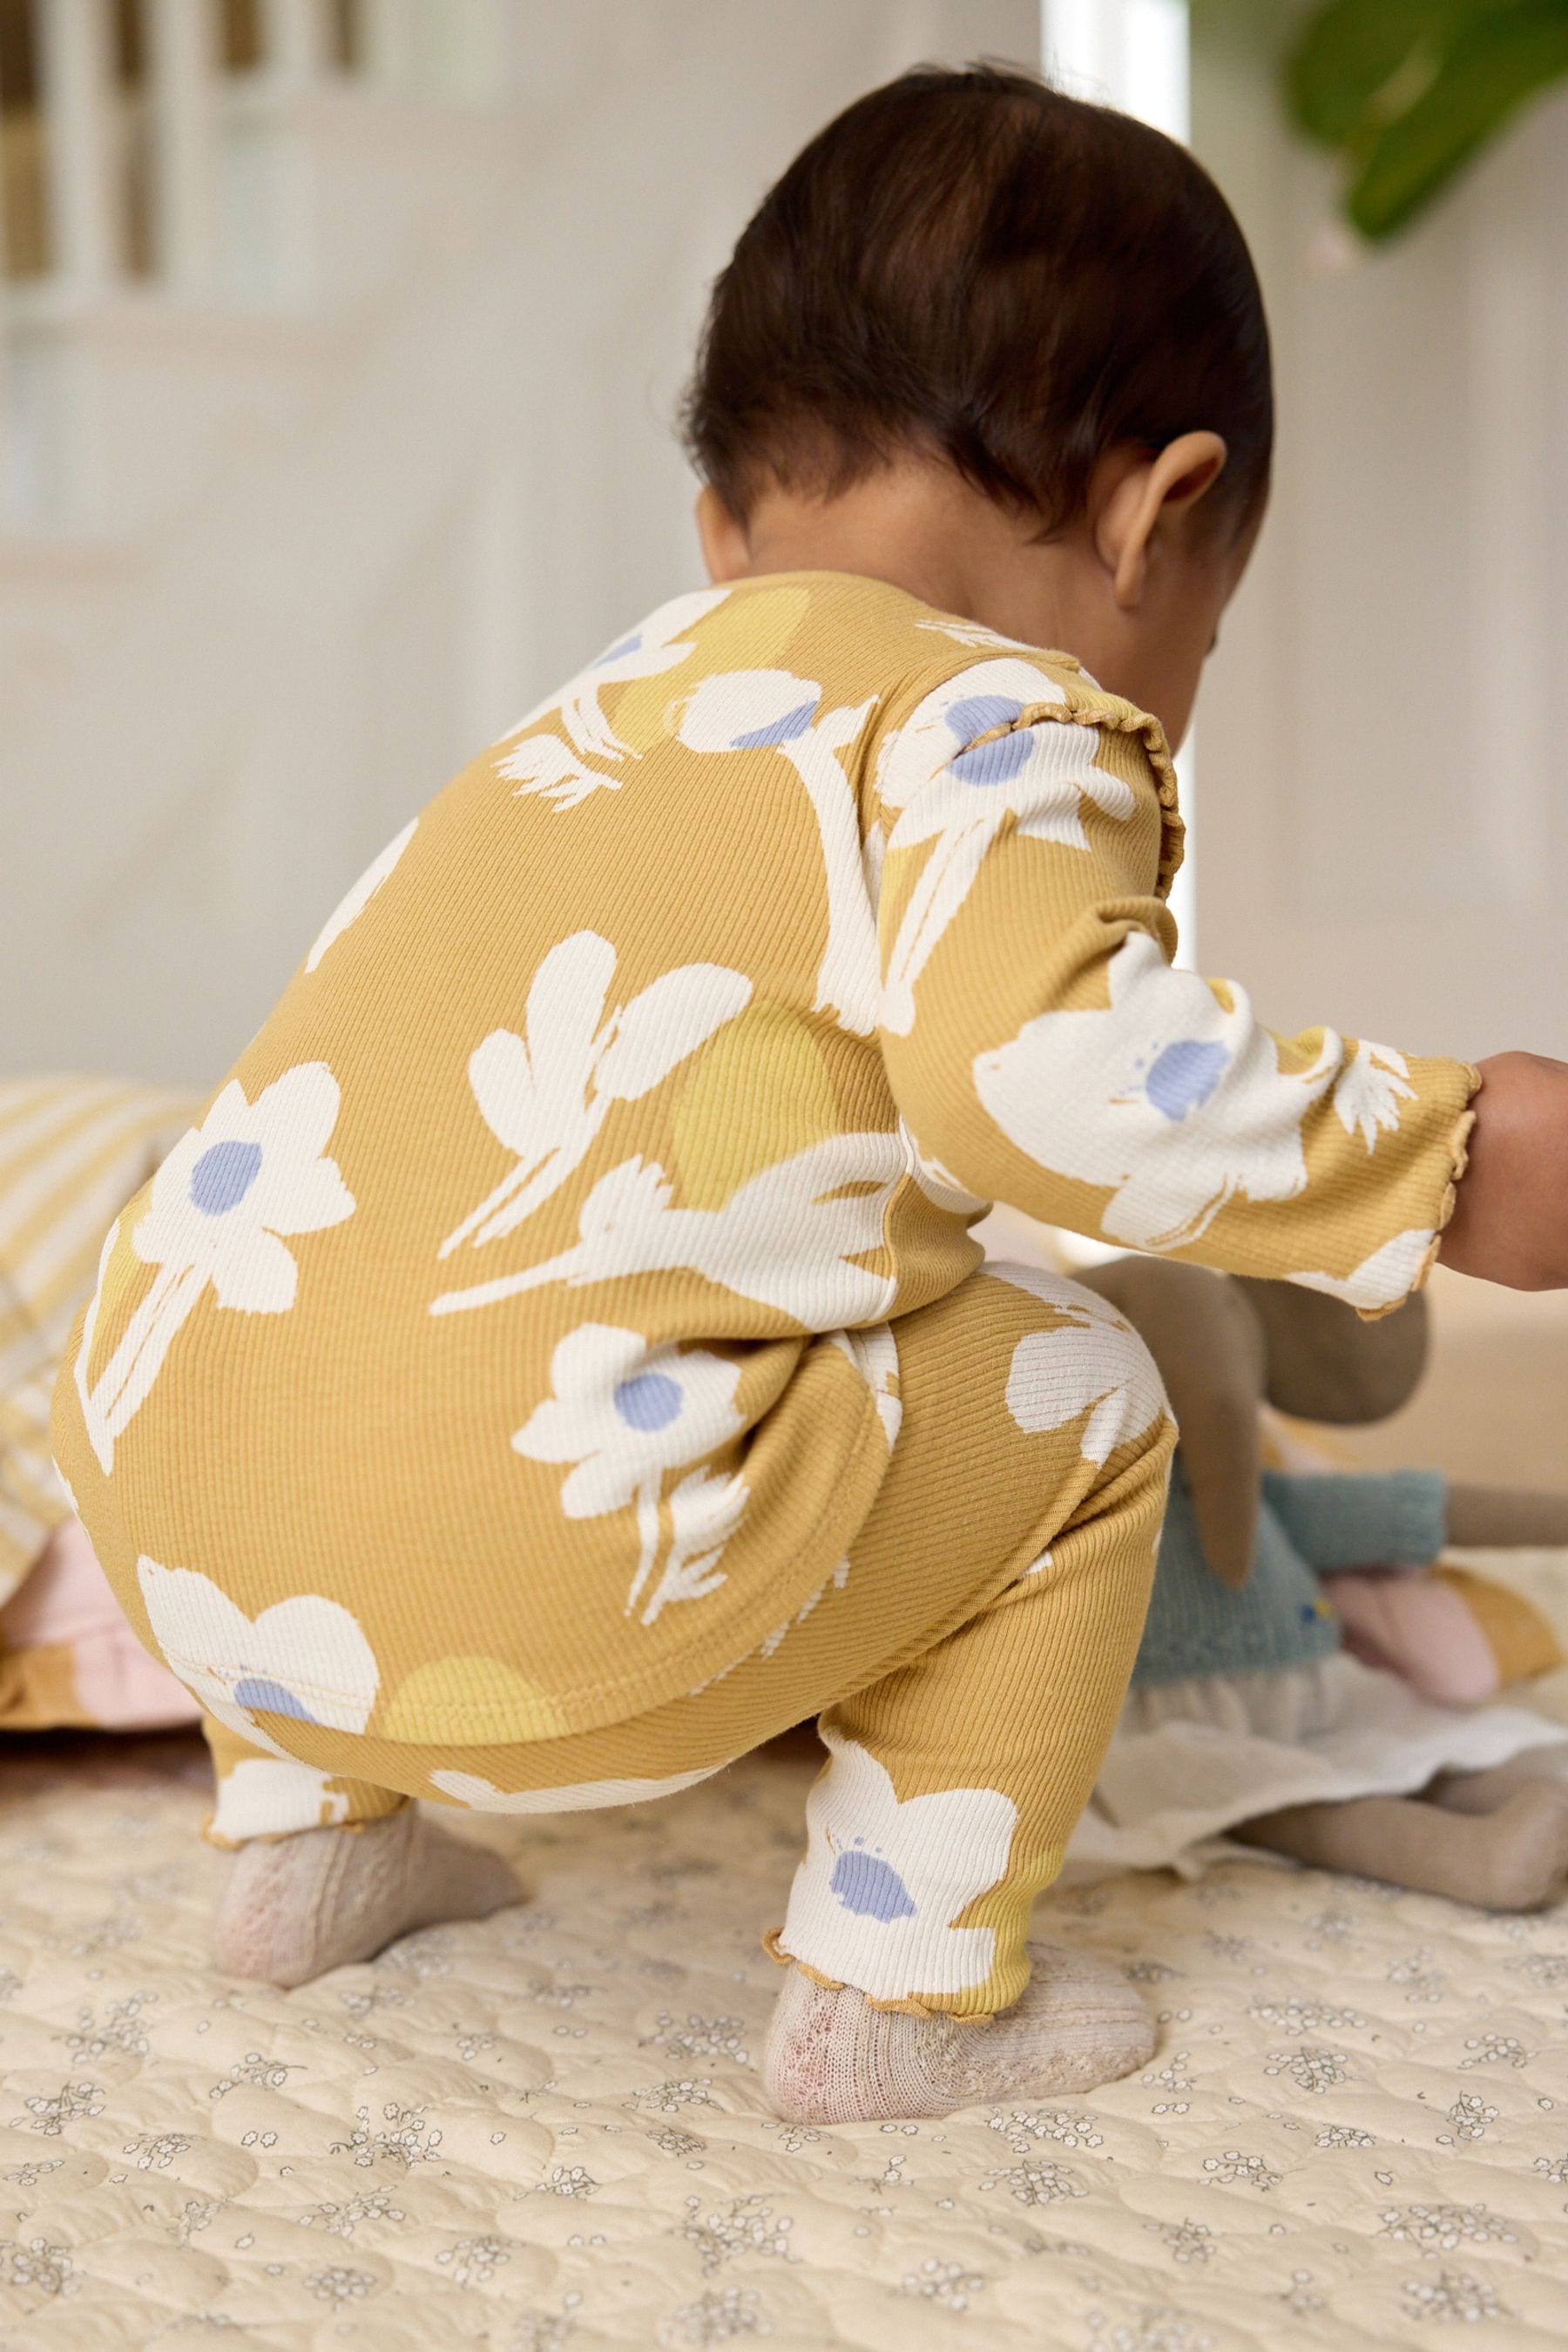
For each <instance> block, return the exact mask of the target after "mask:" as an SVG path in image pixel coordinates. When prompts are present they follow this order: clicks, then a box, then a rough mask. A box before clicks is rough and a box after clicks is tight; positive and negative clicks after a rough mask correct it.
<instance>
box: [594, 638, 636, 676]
mask: <svg viewBox="0 0 1568 2352" xmlns="http://www.w3.org/2000/svg"><path fill="white" fill-rule="evenodd" d="M641 643H642V631H641V630H640V629H634V630H633V631H632V633H631V635H630V636H629V637H623V638H622V639H621V642H620V644H619V645H618V646H611V647H610V650H609V652H608V653H605V654H601V655H600V656H599V658H598V660H597V661H596V662H595V664H594V667H595V669H603V668H604V667H605V663H606V662H613V661H624V660H625V658H626V655H627V654H635V653H636V651H637V647H638V646H640V645H641Z"/></svg>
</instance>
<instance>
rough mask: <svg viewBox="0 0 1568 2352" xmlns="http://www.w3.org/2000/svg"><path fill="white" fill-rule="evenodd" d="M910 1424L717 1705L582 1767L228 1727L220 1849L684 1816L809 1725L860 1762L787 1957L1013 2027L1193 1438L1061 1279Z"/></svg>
mask: <svg viewBox="0 0 1568 2352" xmlns="http://www.w3.org/2000/svg"><path fill="white" fill-rule="evenodd" d="M900 1367H901V1404H902V1409H903V1420H902V1426H901V1428H900V1435H899V1443H898V1444H897V1446H896V1447H895V1449H894V1454H893V1460H892V1463H891V1465H890V1467H889V1473H888V1475H887V1477H886V1479H885V1480H884V1481H883V1484H882V1486H881V1488H880V1490H879V1494H878V1496H877V1499H876V1502H875V1503H874V1505H873V1506H872V1508H871V1511H870V1513H869V1514H868V1517H867V1519H866V1521H865V1524H864V1525H863V1526H862V1528H860V1529H859V1531H858V1534H857V1536H856V1538H855V1541H854V1543H853V1544H852V1546H851V1548H850V1550H849V1553H848V1556H847V1559H845V1560H844V1561H843V1562H841V1563H840V1565H839V1567H838V1568H837V1570H835V1571H834V1572H833V1573H832V1574H831V1575H829V1576H828V1577H827V1578H826V1580H825V1582H824V1586H823V1589H822V1590H821V1591H819V1592H817V1593H816V1594H813V1595H811V1596H809V1598H808V1600H807V1601H806V1602H805V1603H804V1604H803V1605H802V1606H801V1608H800V1609H799V1610H797V1611H796V1612H795V1616H794V1617H793V1618H792V1619H791V1620H789V1621H788V1622H785V1623H784V1624H782V1625H780V1626H778V1627H776V1628H775V1629H774V1630H773V1632H772V1633H770V1634H769V1635H768V1636H767V1637H766V1638H765V1639H764V1640H763V1642H762V1643H760V1644H759V1645H758V1647H757V1648H756V1649H755V1650H754V1651H753V1652H752V1654H750V1655H749V1656H748V1657H746V1658H744V1659H742V1660H741V1661H740V1662H739V1663H738V1664H736V1665H735V1666H733V1667H732V1668H731V1669H730V1670H729V1671H727V1672H725V1673H724V1674H722V1675H719V1676H717V1677H716V1678H715V1679H714V1680H713V1681H711V1682H710V1683H709V1684H708V1685H707V1686H706V1687H705V1688H704V1689H702V1690H701V1691H699V1692H697V1693H694V1694H692V1695H690V1696H687V1697H684V1698H681V1699H679V1700H677V1701H674V1702H672V1703H670V1704H668V1705H667V1706H662V1707H657V1708H653V1709H650V1710H649V1711H648V1712H647V1714H646V1715H643V1716H640V1717H635V1718H633V1719H632V1720H630V1721H627V1722H624V1723H617V1724H611V1725H605V1726H603V1727H598V1728H596V1729H593V1730H588V1731H582V1732H575V1733H572V1734H568V1735H566V1736H565V1737H563V1738H553V1739H535V1740H528V1741H522V1742H517V1743H512V1744H510V1745H488V1746H472V1745H468V1746H451V1747H432V1746H428V1745H424V1744H412V1743H403V1742H396V1741H394V1740H391V1739H388V1738H383V1737H377V1736H376V1735H374V1733H373V1734H365V1735H357V1734H353V1733H351V1732H346V1731H342V1730H338V1729H333V1728H330V1727H322V1726H319V1725H308V1724H305V1723H303V1722H301V1721H300V1719H299V1718H298V1717H289V1716H287V1715H283V1714H273V1713H268V1714H265V1715H264V1716H263V1719H262V1720H263V1726H264V1731H265V1737H266V1738H267V1739H268V1740H271V1739H277V1740H279V1742H287V1747H288V1750H289V1751H291V1752H290V1753H289V1754H288V1755H284V1754H282V1753H280V1752H279V1749H277V1748H268V1747H266V1746H263V1745H261V1744H260V1739H261V1734H260V1733H259V1732H258V1733H257V1734H253V1736H252V1737H251V1738H249V1739H248V1740H247V1739H246V1738H241V1737H240V1736H238V1735H237V1733H236V1731H235V1730H234V1729H233V1727H231V1725H229V1724H227V1723H225V1722H222V1721H220V1722H218V1723H216V1724H215V1725H213V1726H212V1727H211V1728H210V1729H209V1733H208V1737H209V1740H210V1742H211V1745H212V1750H213V1758H214V1761H215V1764H216V1767H217V1772H218V1793H217V1805H216V1812H215V1816H214V1820H213V1822H212V1826H211V1830H210V1832H209V1833H210V1834H211V1835H212V1837H213V1838H214V1839H215V1840H216V1842H217V1843H228V1844H234V1843H239V1844H243V1843H247V1842H249V1841H251V1840H254V1839H258V1838H269V1837H279V1836H287V1835H289V1833H291V1832H298V1831H300V1830H308V1829H316V1828H318V1827H321V1828H326V1827H331V1826H334V1825H342V1824H344V1823H348V1822H366V1821H373V1820H375V1819H377V1818H379V1817H380V1816H382V1815H383V1814H385V1813H387V1812H389V1811H395V1810H396V1809H397V1808H398V1807H399V1806H400V1805H401V1804H402V1803H403V1801H404V1799H405V1796H409V1795H412V1796H419V1797H425V1798H427V1799H432V1800H435V1801H437V1802H443V1803H447V1804H460V1805H467V1806H469V1807H471V1808H473V1809H475V1810H477V1811H494V1812H510V1813H522V1814H530V1813H545V1812H563V1811H582V1810H585V1809H590V1808H593V1807H596V1806H600V1805H605V1804H626V1803H635V1802H637V1801H639V1800H642V1799H645V1798H651V1797H659V1796H666V1795H672V1794H675V1793H677V1792H678V1791H679V1790H681V1789H683V1788H686V1787H689V1786H690V1785H691V1784H692V1783H693V1782H694V1781H695V1780H700V1779H701V1778H702V1777H703V1776H704V1775H706V1774H707V1773H710V1772H712V1771H715V1770H719V1769H722V1767H723V1766H724V1764H726V1763H727V1762H728V1761H729V1760H730V1759H731V1758H733V1757H735V1756H738V1755H741V1754H742V1753H743V1752H744V1751H745V1750H747V1749H748V1748H753V1747H755V1746H756V1745H757V1744H758V1743H759V1742H760V1741H762V1740H763V1739H766V1738H769V1737H771V1736H772V1735H773V1733H775V1732H779V1731H782V1730H784V1729H785V1728H786V1727H788V1726H790V1725H792V1724H795V1723H798V1722H800V1721H801V1720H802V1719H803V1718H805V1717H810V1716H814V1715H816V1716H819V1717H820V1718H821V1724H822V1729H823V1733H824V1736H825V1738H826V1739H827V1741H828V1743H829V1747H830V1749H831V1762H830V1765H829V1768H828V1769H827V1770H826V1773H825V1774H824V1775H823V1777H822V1779H821V1780H819V1781H818V1783H817V1785H816V1789H815V1790H814V1791H813V1793H812V1797H811V1800H810V1804H809V1807H808V1813H807V1830H808V1837H807V1845H806V1853H805V1859H804V1861H803V1862H802V1864H801V1865H800V1869H799V1871H798V1872H797V1874H796V1877H795V1885H794V1887H793V1890H792V1892H791V1895H790V1901H789V1907H788V1914H787V1917H786V1919H785V1922H784V1927H783V1928H782V1930H781V1931H780V1932H779V1934H778V1936H777V1937H776V1939H775V1942H774V1948H775V1950H777V1951H778V1952H779V1953H780V1954H781V1955H782V1956H792V1957H795V1958H798V1959H799V1960H800V1961H801V1963H802V1964H803V1965H805V1966H806V1967H809V1968H810V1969H813V1970H815V1971H816V1973H817V1974H818V1975H819V1976H821V1977H823V1978H825V1979H827V1980H829V1981H831V1982H834V1983H847V1984H853V1985H855V1986H856V1987H857V1988H858V1990H861V1991H863V1992H865V1993H866V1994H867V1996H868V1998H869V1999H871V2000H876V2001H880V2002H883V2003H886V2004H889V2005H891V2006H893V2007H905V2008H914V2009H921V2010H925V2009H931V2010H940V2011H950V2012H952V2013H955V2014H960V2015H974V2016H978V2015H984V2014H988V2013H989V2012H990V2011H993V2010H995V2009H1003V2008H1006V2007H1007V2006H1008V2005H1009V2004H1010V2003H1011V2002H1012V2001H1014V2000H1016V1998H1017V1996H1018V1995H1019V1993H1020V1992H1021V1991H1022V1990H1023V1987H1024V1983H1025V1979H1026V1975H1027V1962H1026V1958H1025V1951H1024V1937H1025V1935H1026V1929H1027V1926H1028V1916H1029V1906H1030V1904H1031V1902H1032V1900H1033V1898H1034V1896H1035V1895H1036V1894H1037V1892H1038V1891H1039V1889H1040V1888H1041V1887H1042V1886H1043V1885H1047V1883H1048V1882H1049V1880H1050V1879H1051V1878H1052V1877H1054V1876H1055V1874H1056V1873H1057V1871H1058V1868H1059V1866H1060V1863H1061V1857H1062V1852H1063V1849H1064V1847H1065V1846H1066V1843H1067V1840H1068V1835H1069V1833H1070V1832H1071V1829H1072V1826H1073V1823H1074V1822H1076V1820H1077V1819H1078V1816H1079V1812H1080V1811H1082V1808H1083V1805H1084V1803H1085V1801H1087V1798H1088V1795H1089V1790H1090V1788H1091V1787H1092V1785H1093V1782H1094V1779H1095V1776H1096V1774H1097V1772H1098V1770H1099V1769H1100V1759H1101V1757H1102V1756H1103V1753H1104V1749H1105V1745H1106V1741H1107V1739H1108V1738H1109V1737H1110V1729H1111V1727H1112V1725H1113V1724H1114V1722H1115V1719H1116V1715H1117V1711H1118V1709H1119V1707H1120V1706H1121V1697H1122V1693H1123V1691H1124V1689H1125V1686H1126V1680H1127V1671H1128V1667H1129V1665H1130V1664H1131V1657H1132V1652H1133V1649H1134V1646H1135V1645H1136V1643H1137V1639H1138V1628H1139V1625H1140V1623H1141V1622H1142V1613H1143V1606H1144V1601H1145V1597H1146V1595H1147V1591H1148V1587H1149V1580H1150V1576H1151V1574H1152V1567H1153V1552H1154V1542H1155V1538H1156V1535H1157V1533H1158V1529H1159V1524H1160V1514H1161V1511H1162V1508H1163V1502H1164V1490H1165V1467H1166V1463H1167V1460H1168V1457H1169V1454H1170V1448H1171V1445H1172V1443H1173V1430H1172V1425H1171V1423H1170V1420H1169V1417H1168V1415H1167V1414H1166V1412H1165V1410H1164V1403H1163V1397H1162V1395H1161V1392H1160V1388H1159V1382H1158V1379H1157V1377H1156V1375H1155V1373H1154V1370H1153V1367H1152V1363H1151V1361H1150V1359H1149V1357H1148V1355H1147V1353H1146V1351H1145V1349H1144V1348H1143V1344H1142V1340H1140V1339H1138V1338H1137V1337H1136V1335H1135V1334H1134V1333H1133V1332H1132V1331H1131V1330H1130V1329H1129V1328H1127V1326H1126V1325H1125V1324H1123V1323H1121V1321H1120V1320H1119V1319H1118V1318H1117V1317H1116V1316H1115V1315H1114V1314H1113V1312H1112V1311H1111V1310H1110V1307H1107V1305H1106V1304H1105V1302H1104V1301H1103V1300H1102V1299H1099V1298H1096V1297H1093V1296H1092V1295H1091V1294H1089V1292H1087V1291H1081V1290H1079V1289H1078V1288H1077V1286H1075V1285H1073V1284H1071V1283H1068V1282H1065V1281H1063V1280H1062V1279H1060V1277H1058V1276H1049V1275H1044V1274H1040V1273H1037V1272H1035V1271H1033V1270H1030V1269H1026V1268H1022V1267H998V1266H992V1267H988V1268H987V1269H985V1270H984V1271H983V1272H981V1273H978V1274H975V1275H973V1276H971V1277H970V1278H969V1279H968V1280H967V1281H965V1282H963V1283H961V1284H960V1285H959V1286H958V1287H957V1289H956V1290H954V1291H952V1292H951V1293H950V1294H949V1295H948V1296H947V1297H943V1298H940V1299H937V1300H935V1301H934V1302H933V1303H932V1304H931V1306H930V1307H921V1308H917V1309H916V1310H914V1311H913V1312H912V1313H911V1314H910V1315H909V1316H908V1317H907V1318H903V1320H902V1321H901V1323H900Z"/></svg>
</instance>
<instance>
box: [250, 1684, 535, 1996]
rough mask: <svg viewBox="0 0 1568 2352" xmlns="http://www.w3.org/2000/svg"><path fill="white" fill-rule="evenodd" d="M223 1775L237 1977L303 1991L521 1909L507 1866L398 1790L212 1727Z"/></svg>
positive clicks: (497, 1857)
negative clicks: (402, 1945) (354, 1965)
mask: <svg viewBox="0 0 1568 2352" xmlns="http://www.w3.org/2000/svg"><path fill="white" fill-rule="evenodd" d="M203 1728H204V1730H205V1734H206V1740H207V1746H208V1748H209V1749H210V1750H211V1753H212V1759H213V1769H214V1770H215V1772H216V1776H217V1801H216V1805H215V1806H214V1809H213V1814H212V1818H211V1821H210V1822H209V1823H208V1825H207V1830H206V1834H207V1836H208V1838H209V1839H210V1841H211V1842H212V1843H214V1844H215V1845H222V1846H228V1847H234V1848H237V1849H238V1850H237V1852H236V1853H235V1856H234V1860H233V1863H232V1864H231V1865H230V1871H229V1878H228V1884H227V1885H226V1888H225V1890H224V1895H223V1899H222V1903H221V1905H220V1907H219V1911H218V1919H217V1930H216V1958H217V1961H218V1965H219V1967H220V1968H222V1969H226V1971H227V1973H228V1974H229V1975H230V1976H237V1977H258V1978H261V1979H264V1980H265V1981H266V1982H268V1983H269V1984H277V1985H298V1984H304V1983H305V1982H307V1981H308V1979H310V1978H311V1977H316V1976H320V1975H321V1973H322V1971H323V1970H324V1969H332V1968H341V1967H342V1966H343V1965H344V1964H345V1962H348V1961H351V1960H367V1959H369V1958H370V1957H371V1955H372V1954H373V1953H374V1952H379V1951H380V1950H381V1948H382V1947H383V1946H384V1944H389V1943H391V1942H392V1941H393V1939H394V1938H395V1937H398V1936H406V1935H408V1934H409V1933H410V1932H411V1931H412V1930H413V1929H414V1928H416V1927H434V1926H435V1925H436V1923H437V1921H438V1920H442V1919H481V1918H483V1917H485V1916H487V1914H489V1912H491V1911H499V1910H500V1908H501V1907H502V1906H503V1905H505V1904H508V1903H515V1902H516V1901H517V1900H518V1891H519V1890H518V1885H517V1881H516V1880H515V1879H514V1878H513V1876H512V1874H511V1873H510V1870H509V1869H508V1868H507V1866H506V1864H505V1863H504V1862H502V1861H501V1859H500V1855H499V1854H494V1853H487V1851H486V1850H485V1848H484V1847H482V1846H476V1845H469V1844H468V1843H465V1842H464V1841H463V1840H461V1839H458V1838H454V1837H451V1836H449V1835H448V1834H447V1832H446V1831H445V1830H444V1829H441V1828H439V1827H438V1826H437V1823H436V1822H431V1821H427V1820H426V1819H425V1818H424V1817H423V1816H422V1815H421V1814H420V1813H418V1812H417V1811H416V1809H415V1807H414V1806H413V1805H412V1804H410V1802H409V1801H408V1799H407V1798H406V1797H405V1796H404V1795H402V1794H400V1793H399V1792H398V1791H396V1790H391V1789H383V1788H377V1787H375V1786H374V1785H373V1784H372V1783H371V1782H369V1781H364V1780H346V1779H342V1778H341V1777H338V1776H335V1775H333V1774H330V1773H328V1772H325V1771H323V1770H321V1769H319V1768H318V1767H317V1766H315V1765H312V1764H302V1763H299V1762H297V1761H296V1760H295V1759H292V1758H285V1757H281V1756H273V1755H269V1754H268V1752H267V1751H266V1750H265V1749H262V1748H256V1747H254V1746H252V1744H251V1743H250V1742H249V1741H248V1740H246V1739H242V1738H240V1737H239V1735H238V1734H237V1733H236V1732H233V1731H231V1730H229V1729H228V1727H226V1725H224V1724H221V1723H215V1722H214V1721H213V1719H212V1718H211V1717H206V1718H205V1722H204V1726H203Z"/></svg>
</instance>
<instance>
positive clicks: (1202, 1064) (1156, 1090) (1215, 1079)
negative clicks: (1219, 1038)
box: [1143, 1037, 1230, 1119]
mask: <svg viewBox="0 0 1568 2352" xmlns="http://www.w3.org/2000/svg"><path fill="white" fill-rule="evenodd" d="M1229 1060H1230V1055H1229V1052H1228V1050H1227V1049H1226V1047H1225V1046H1224V1045H1215V1043H1214V1042H1213V1041H1212V1039H1209V1038H1204V1037H1178V1038H1177V1040H1176V1041H1175V1043H1174V1045H1166V1046H1165V1047H1163V1050H1162V1051H1161V1052H1160V1053H1159V1054H1157V1055H1155V1057H1154V1064H1153V1067H1152V1069H1151V1070H1150V1072H1149V1076H1148V1077H1147V1078H1146V1079H1145V1080H1144V1082H1143V1091H1144V1093H1145V1094H1146V1095H1147V1096H1148V1097H1149V1099H1150V1101H1151V1102H1152V1104H1153V1106H1154V1108H1155V1109H1156V1110H1157V1111H1161V1112H1163V1114H1164V1116H1165V1118H1169V1119H1178V1118H1185V1117H1186V1115H1187V1113H1188V1112H1189V1111H1190V1110H1197V1109H1199V1108H1201V1107H1202V1105H1203V1104H1205V1103H1206V1102H1207V1100H1208V1098H1209V1097H1210V1095H1212V1094H1213V1092H1214V1090H1215V1087H1217V1086H1218V1084H1219V1082H1220V1079H1221V1077H1222V1076H1224V1074H1225V1067H1226V1063H1227V1062H1228V1061H1229Z"/></svg>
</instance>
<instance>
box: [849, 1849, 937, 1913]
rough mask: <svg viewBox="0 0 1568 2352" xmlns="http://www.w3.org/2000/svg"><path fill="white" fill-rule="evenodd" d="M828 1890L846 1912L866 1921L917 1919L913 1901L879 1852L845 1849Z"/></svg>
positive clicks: (908, 1891) (898, 1877) (900, 1880)
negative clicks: (851, 1912) (835, 1896)
mask: <svg viewBox="0 0 1568 2352" xmlns="http://www.w3.org/2000/svg"><path fill="white" fill-rule="evenodd" d="M827 1890H828V1893H829V1894H830V1895H837V1897H838V1900H839V1901H840V1903H842V1904H843V1906H844V1908H845V1909H846V1911H853V1912H856V1913H857V1914H858V1916H860V1917H861V1918H863V1919H883V1920H887V1919H912V1918H913V1917H914V1916H915V1905H914V1901H913V1898H912V1897H911V1895H910V1890H909V1888H908V1887H907V1886H906V1885H904V1882H903V1880H902V1879H901V1878H900V1876H899V1874H898V1872H897V1871H896V1870H895V1869H894V1868H893V1865H892V1864H891V1863H890V1862H884V1861H883V1860H882V1857H881V1855H880V1854H879V1853H862V1852H861V1851H860V1849H859V1847H858V1846H846V1848H845V1850H844V1852H843V1853H841V1854H840V1855H839V1857H838V1859H837V1862H836V1863H835V1864H834V1865H833V1875H832V1877H831V1878H830V1879H829V1880H828V1882H827Z"/></svg>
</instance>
